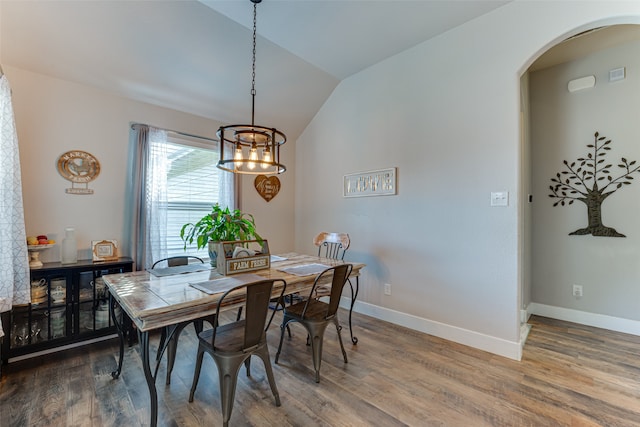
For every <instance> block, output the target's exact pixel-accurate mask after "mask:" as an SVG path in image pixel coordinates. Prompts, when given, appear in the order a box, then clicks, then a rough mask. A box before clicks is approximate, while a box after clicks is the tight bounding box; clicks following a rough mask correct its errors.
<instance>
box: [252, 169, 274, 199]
mask: <svg viewBox="0 0 640 427" xmlns="http://www.w3.org/2000/svg"><path fill="white" fill-rule="evenodd" d="M253 185H254V187H256V191H257V192H258V194H260V195H261V196H262V198H263V199H265V200H266V201H267V202H269V201H271V199H273V198H274V197H276V195H277V194H278V192H279V191H280V180H279V179H278V177H277V176H266V175H258V176H256V179H255V180H254V181H253Z"/></svg>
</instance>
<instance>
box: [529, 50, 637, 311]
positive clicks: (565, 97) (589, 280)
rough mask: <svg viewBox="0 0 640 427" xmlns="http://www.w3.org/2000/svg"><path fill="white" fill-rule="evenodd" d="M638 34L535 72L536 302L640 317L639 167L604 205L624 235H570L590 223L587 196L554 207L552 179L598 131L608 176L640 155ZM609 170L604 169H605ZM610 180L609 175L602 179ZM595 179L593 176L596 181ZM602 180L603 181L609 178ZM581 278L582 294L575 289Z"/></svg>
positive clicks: (605, 215)
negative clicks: (580, 86)
mask: <svg viewBox="0 0 640 427" xmlns="http://www.w3.org/2000/svg"><path fill="white" fill-rule="evenodd" d="M618 67H626V78H625V79H624V80H621V81H616V82H609V81H608V80H609V78H608V77H609V76H608V74H609V70H612V69H614V68H618ZM638 70H640V41H635V42H630V43H625V44H623V45H619V46H616V47H613V48H609V49H606V50H603V51H600V52H596V53H594V54H591V55H589V56H586V57H584V58H581V59H579V60H576V61H572V62H569V63H566V64H561V65H558V66H555V67H551V68H547V69H544V70H541V71H536V72H534V73H531V86H530V89H531V111H532V116H531V126H532V149H533V164H534V165H535V168H534V177H533V181H534V185H535V193H536V194H537V195H538V202H537V203H536V204H535V208H534V239H533V240H534V254H535V257H534V268H533V271H534V276H533V279H534V281H533V287H532V301H534V302H535V303H537V304H545V305H550V306H555V307H564V308H568V309H572V310H579V311H584V312H588V313H597V314H603V315H607V316H614V317H620V318H625V319H632V320H640V310H639V306H638V301H640V286H638V284H639V283H640V268H639V267H638V259H640V222H639V221H638V214H637V213H638V211H639V210H640V184H639V182H640V181H639V180H640V174H638V173H635V174H633V176H634V177H635V179H634V183H633V184H632V185H628V186H624V187H623V188H621V189H619V190H618V191H616V192H615V193H614V194H613V195H611V196H609V197H608V198H607V199H606V200H605V201H604V203H603V204H602V219H603V223H604V225H605V226H609V227H613V228H615V229H616V230H617V231H618V232H620V233H622V234H625V235H626V236H627V237H626V238H613V237H594V236H591V235H586V236H569V233H571V232H573V231H575V230H577V229H579V228H583V227H586V226H587V208H586V205H585V204H584V203H581V202H575V203H574V204H573V205H571V206H565V207H561V206H558V207H553V203H554V202H556V201H558V199H550V198H548V197H547V195H548V194H549V193H550V191H549V185H551V184H552V183H551V181H550V179H551V178H552V177H555V175H556V173H558V172H561V171H564V170H566V168H565V167H564V166H563V164H562V161H564V160H567V161H569V162H570V163H571V162H573V161H575V160H576V159H577V158H579V157H586V156H587V154H588V153H591V152H592V149H590V148H587V144H593V142H594V133H595V132H596V131H598V132H600V134H601V136H606V137H607V138H608V139H611V140H612V143H611V145H610V147H611V148H612V149H611V150H610V151H609V152H608V153H607V154H606V155H605V156H604V159H606V162H604V163H602V164H601V165H600V166H603V165H605V164H608V163H611V164H612V165H613V167H612V168H611V170H610V172H611V173H610V175H611V176H612V177H613V178H617V177H618V176H620V175H621V173H622V172H624V170H623V169H620V168H619V167H618V166H617V165H618V164H619V163H620V158H621V157H625V158H627V159H628V160H629V161H632V160H635V161H637V162H640V120H639V119H640V115H639V112H640V72H639V71H638ZM589 75H593V76H595V78H596V85H595V87H594V88H591V89H586V90H582V91H579V92H574V93H570V92H568V90H567V82H568V81H570V80H572V79H575V78H578V77H583V76H589ZM605 176H606V175H605ZM604 182H606V180H605V181H604ZM591 184H592V183H591ZM599 184H600V187H601V188H602V187H603V186H604V184H603V181H601V182H600V183H599ZM573 284H578V285H582V286H583V289H584V296H583V297H582V298H576V297H574V296H573V295H572V285H573Z"/></svg>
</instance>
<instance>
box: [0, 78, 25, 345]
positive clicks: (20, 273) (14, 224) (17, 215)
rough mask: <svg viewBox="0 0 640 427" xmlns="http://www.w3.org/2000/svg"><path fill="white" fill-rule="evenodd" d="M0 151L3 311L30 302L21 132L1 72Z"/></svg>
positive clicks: (0, 296) (0, 290) (0, 286)
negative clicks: (17, 130) (21, 163)
mask: <svg viewBox="0 0 640 427" xmlns="http://www.w3.org/2000/svg"><path fill="white" fill-rule="evenodd" d="M0 152H1V153H2V156H0V191H1V193H0V312H3V311H7V310H10V309H11V308H12V307H13V305H18V304H28V303H30V302H31V293H30V288H29V254H28V251H27V236H26V232H25V226H24V208H23V204H22V180H21V176H20V154H19V149H18V135H17V133H16V125H15V120H14V116H13V106H12V103H11V88H10V86H9V81H8V80H7V77H6V76H5V75H0ZM2 336H4V332H3V331H2V324H0V337H2Z"/></svg>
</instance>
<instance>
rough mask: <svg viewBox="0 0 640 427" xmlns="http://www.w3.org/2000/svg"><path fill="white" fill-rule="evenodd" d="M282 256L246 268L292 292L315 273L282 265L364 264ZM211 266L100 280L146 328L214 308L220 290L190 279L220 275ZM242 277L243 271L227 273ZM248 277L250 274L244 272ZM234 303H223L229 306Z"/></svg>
mask: <svg viewBox="0 0 640 427" xmlns="http://www.w3.org/2000/svg"><path fill="white" fill-rule="evenodd" d="M278 256H280V257H282V258H285V260H282V261H275V262H271V266H270V268H268V269H263V270H257V271H252V272H250V275H251V277H255V276H254V275H257V276H260V277H261V278H264V279H283V280H284V281H285V282H286V283H287V286H286V290H285V295H288V294H292V293H296V292H303V293H304V292H309V291H310V290H311V287H312V286H313V282H314V280H315V278H316V275H315V274H313V275H307V276H299V275H295V274H291V273H288V272H285V271H282V269H283V268H288V267H296V266H304V265H308V264H323V265H326V266H329V267H332V266H336V265H340V264H345V263H350V264H352V265H353V270H352V272H351V277H356V276H359V275H360V270H361V269H362V268H363V267H364V266H365V264H362V263H353V262H349V261H342V260H335V259H329V258H321V257H317V256H311V255H302V254H298V253H294V252H290V253H284V254H278ZM223 277H225V276H222V275H221V274H220V273H218V272H217V271H216V270H215V269H208V270H205V271H197V272H190V273H183V274H174V275H166V276H160V277H158V276H156V275H154V274H152V273H150V272H149V271H147V270H145V271H134V272H130V273H118V274H109V275H105V276H103V280H104V283H105V284H106V286H107V287H108V289H109V292H110V293H111V295H112V296H113V298H114V299H115V300H116V301H117V302H118V304H119V305H120V306H121V307H122V309H123V310H124V311H125V312H126V313H127V314H128V315H129V317H130V318H131V320H132V321H133V322H134V323H135V325H136V327H137V328H138V329H139V330H140V331H149V330H153V329H157V328H161V327H165V326H169V325H174V324H177V323H181V322H186V321H191V320H194V319H198V318H202V317H205V316H208V315H211V314H214V313H215V311H216V305H217V303H218V300H219V298H220V296H222V293H215V294H209V293H206V292H203V291H201V290H199V289H196V288H195V287H193V286H191V285H190V283H202V282H207V281H210V280H216V279H220V278H223ZM228 277H232V278H238V279H239V280H241V279H242V277H243V275H241V274H239V275H233V276H228ZM247 277H248V278H249V277H250V276H247ZM281 290H282V288H281V286H275V287H274V291H273V293H274V295H280V291H281ZM237 305H240V304H235V305H229V306H225V307H224V308H225V309H233V308H234V307H235V306H237Z"/></svg>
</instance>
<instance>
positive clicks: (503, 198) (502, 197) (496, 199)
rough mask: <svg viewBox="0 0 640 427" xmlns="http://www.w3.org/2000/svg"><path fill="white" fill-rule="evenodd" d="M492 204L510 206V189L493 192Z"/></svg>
mask: <svg viewBox="0 0 640 427" xmlns="http://www.w3.org/2000/svg"><path fill="white" fill-rule="evenodd" d="M491 206H509V192H508V191H494V192H492V193H491Z"/></svg>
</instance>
